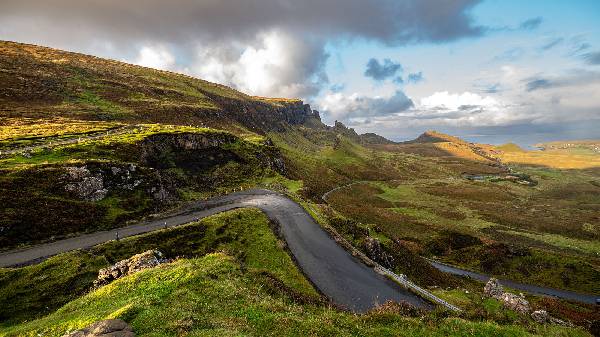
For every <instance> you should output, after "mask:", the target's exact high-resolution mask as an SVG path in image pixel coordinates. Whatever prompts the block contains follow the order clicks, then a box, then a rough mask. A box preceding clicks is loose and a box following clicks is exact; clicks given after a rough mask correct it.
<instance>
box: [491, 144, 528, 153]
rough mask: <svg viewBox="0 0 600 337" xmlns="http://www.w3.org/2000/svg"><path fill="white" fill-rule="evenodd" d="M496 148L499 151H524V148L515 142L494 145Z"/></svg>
mask: <svg viewBox="0 0 600 337" xmlns="http://www.w3.org/2000/svg"><path fill="white" fill-rule="evenodd" d="M496 149H497V150H500V151H504V152H525V150H523V148H521V147H520V146H519V145H517V144H515V143H506V144H503V145H499V146H496Z"/></svg>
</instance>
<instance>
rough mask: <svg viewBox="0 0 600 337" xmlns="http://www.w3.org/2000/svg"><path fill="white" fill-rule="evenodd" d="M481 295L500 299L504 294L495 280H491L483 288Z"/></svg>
mask: <svg viewBox="0 0 600 337" xmlns="http://www.w3.org/2000/svg"><path fill="white" fill-rule="evenodd" d="M483 293H484V294H485V295H486V296H488V297H493V298H498V299H499V298H500V296H502V294H504V288H503V287H502V285H501V284H500V282H498V280H497V279H495V278H493V277H492V278H491V279H490V280H489V281H488V282H487V283H486V284H485V287H484V288H483Z"/></svg>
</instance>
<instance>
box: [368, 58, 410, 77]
mask: <svg viewBox="0 0 600 337" xmlns="http://www.w3.org/2000/svg"><path fill="white" fill-rule="evenodd" d="M401 72H402V65H401V64H400V63H397V62H393V61H392V60H390V59H385V60H383V63H380V62H379V61H378V60H377V59H374V58H372V59H370V60H369V62H367V69H366V70H365V76H367V77H370V78H372V79H374V80H375V81H383V80H386V79H388V78H390V77H394V76H395V75H396V74H397V73H401Z"/></svg>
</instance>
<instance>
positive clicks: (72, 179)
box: [63, 166, 108, 201]
mask: <svg viewBox="0 0 600 337" xmlns="http://www.w3.org/2000/svg"><path fill="white" fill-rule="evenodd" d="M65 170H66V171H67V173H66V174H65V176H64V177H63V179H65V180H67V181H68V182H67V183H66V184H65V191H67V192H69V193H73V194H74V195H76V196H77V197H78V198H80V199H83V200H87V201H99V200H102V199H104V197H106V195H107V194H108V189H106V188H105V187H104V179H103V178H102V175H101V174H99V173H92V172H90V170H89V169H88V168H87V167H86V166H82V167H67V168H65Z"/></svg>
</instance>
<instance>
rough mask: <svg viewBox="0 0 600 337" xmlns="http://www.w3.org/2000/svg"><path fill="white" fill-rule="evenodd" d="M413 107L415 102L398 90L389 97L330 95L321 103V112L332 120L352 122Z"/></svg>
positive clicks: (356, 94) (355, 94)
mask: <svg viewBox="0 0 600 337" xmlns="http://www.w3.org/2000/svg"><path fill="white" fill-rule="evenodd" d="M413 106H414V103H413V101H412V100H411V99H410V98H408V97H407V96H406V94H404V92H402V91H399V90H398V91H396V92H394V94H393V95H391V96H389V97H382V96H375V97H370V96H365V95H360V94H358V93H354V94H351V95H345V94H343V93H330V94H327V95H325V96H324V98H323V99H322V100H321V101H320V103H319V110H320V111H321V112H323V113H325V114H326V115H328V117H330V119H336V120H350V119H353V118H366V117H373V116H385V115H391V114H395V113H399V112H402V111H406V110H407V109H410V108H411V107H413Z"/></svg>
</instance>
